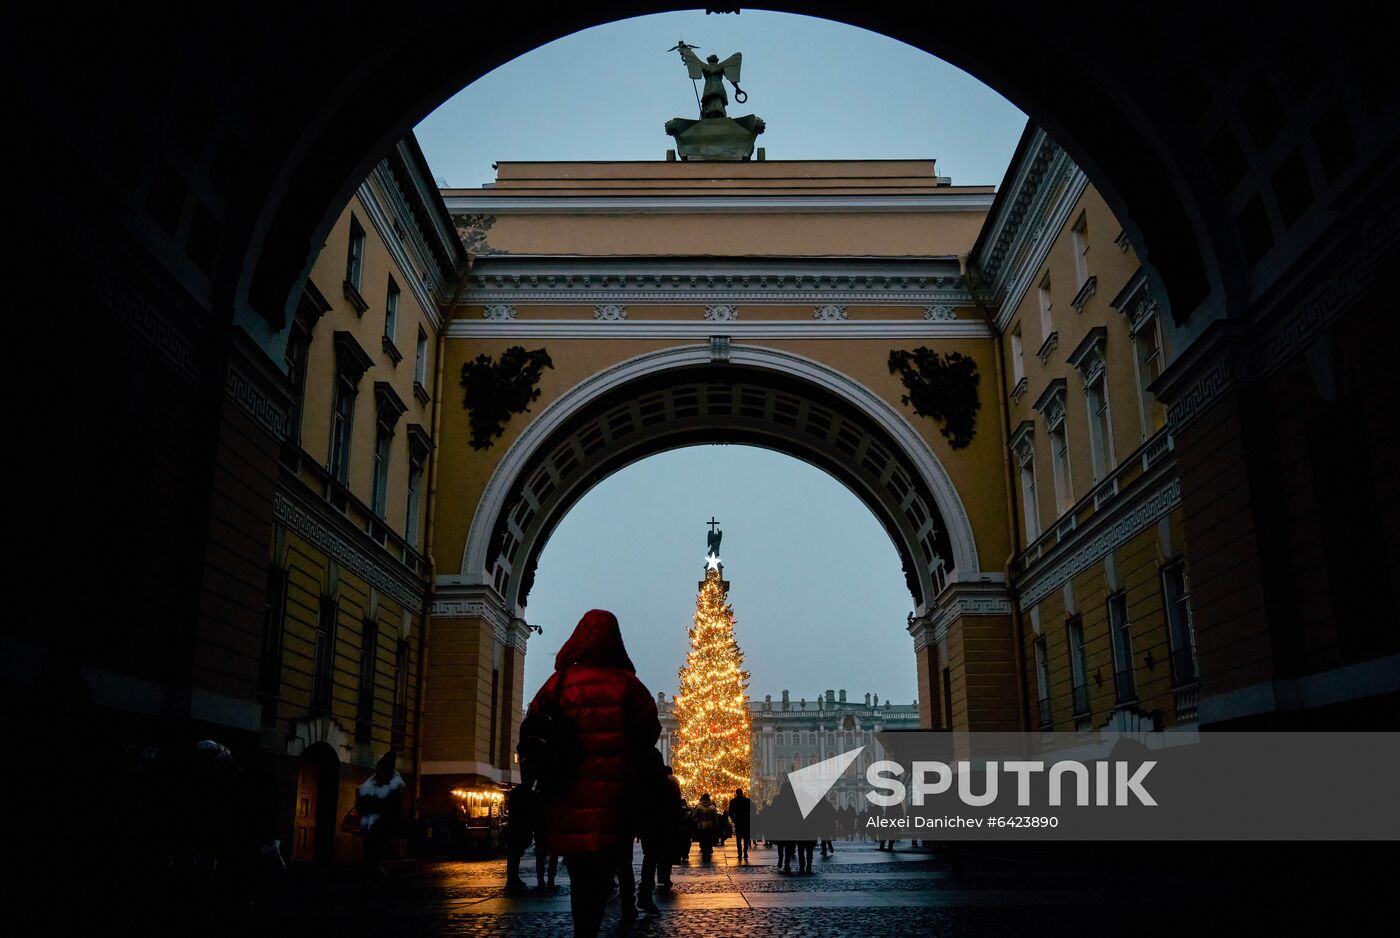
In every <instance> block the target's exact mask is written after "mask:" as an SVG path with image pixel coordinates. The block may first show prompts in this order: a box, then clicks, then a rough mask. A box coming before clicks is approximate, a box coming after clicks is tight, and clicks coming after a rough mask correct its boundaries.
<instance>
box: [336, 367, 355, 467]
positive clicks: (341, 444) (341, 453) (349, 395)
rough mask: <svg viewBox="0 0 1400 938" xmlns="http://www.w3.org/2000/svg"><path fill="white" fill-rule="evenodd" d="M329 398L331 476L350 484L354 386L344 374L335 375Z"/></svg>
mask: <svg viewBox="0 0 1400 938" xmlns="http://www.w3.org/2000/svg"><path fill="white" fill-rule="evenodd" d="M332 394H333V397H332V400H331V459H330V473H331V478H333V479H335V481H337V482H339V483H340V484H341V485H349V484H350V433H351V430H352V429H353V425H354V420H355V397H356V386H355V385H354V384H352V383H351V382H350V381H349V380H348V379H347V378H346V376H345V375H343V374H338V375H336V377H335V388H334V390H333V392H332Z"/></svg>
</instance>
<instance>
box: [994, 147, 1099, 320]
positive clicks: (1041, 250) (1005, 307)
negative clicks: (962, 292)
mask: <svg viewBox="0 0 1400 938" xmlns="http://www.w3.org/2000/svg"><path fill="white" fill-rule="evenodd" d="M1064 161H1065V162H1064V166H1063V167H1061V169H1060V170H1058V171H1057V172H1062V173H1064V174H1065V176H1066V177H1067V178H1066V182H1065V186H1064V188H1063V190H1062V191H1061V193H1060V198H1059V199H1058V200H1057V201H1056V202H1055V205H1054V206H1053V207H1052V208H1051V209H1050V213H1049V215H1048V216H1047V217H1046V219H1045V222H1044V224H1043V225H1041V226H1040V227H1039V228H1038V229H1036V230H1035V231H1034V232H1033V233H1032V235H1031V238H1032V240H1031V243H1030V247H1029V249H1028V253H1027V254H1026V259H1025V261H1024V262H1022V263H1021V264H1020V265H1019V266H1017V267H1015V268H1014V269H1012V270H1010V271H1008V272H1007V274H1008V277H1009V279H1003V280H1002V282H1004V283H1008V284H1009V286H1008V287H1007V288H1006V295H1005V296H1004V297H1002V299H1001V301H1000V306H999V308H998V309H997V318H996V324H997V328H998V329H1001V330H1004V329H1006V326H1007V324H1008V323H1009V322H1010V321H1011V317H1012V316H1013V315H1014V314H1015V313H1016V308H1017V307H1018V306H1020V305H1021V299H1022V297H1024V296H1025V295H1026V291H1027V290H1029V289H1030V286H1031V283H1032V282H1033V281H1034V280H1035V275H1036V274H1037V273H1038V272H1039V271H1040V267H1041V265H1042V264H1044V263H1045V258H1046V256H1047V255H1048V254H1049V253H1050V248H1051V246H1052V245H1054V243H1055V239H1057V238H1058V237H1059V236H1060V229H1061V228H1063V227H1064V225H1065V222H1066V221H1068V220H1069V214H1070V212H1071V211H1073V209H1074V206H1075V204H1076V203H1078V202H1079V197H1080V196H1081V195H1083V194H1084V189H1085V187H1086V186H1088V185H1089V177H1088V176H1086V175H1084V171H1083V170H1081V169H1080V168H1079V167H1078V166H1075V165H1074V164H1073V163H1070V162H1069V158H1068V157H1064ZM1057 184H1058V183H1057V180H1056V178H1055V177H1054V176H1052V177H1051V178H1050V180H1049V182H1048V185H1049V186H1050V188H1051V190H1053V189H1054V187H1055V186H1056V185H1057ZM1017 253H1020V249H1019V247H1018V248H1017Z"/></svg>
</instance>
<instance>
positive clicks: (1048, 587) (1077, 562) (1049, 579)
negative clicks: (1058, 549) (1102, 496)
mask: <svg viewBox="0 0 1400 938" xmlns="http://www.w3.org/2000/svg"><path fill="white" fill-rule="evenodd" d="M1179 504H1181V481H1180V480H1179V479H1171V480H1169V481H1168V482H1166V483H1165V484H1163V485H1162V487H1161V488H1159V489H1157V490H1156V491H1155V492H1153V493H1152V494H1151V495H1149V496H1147V497H1146V498H1144V499H1143V500H1142V501H1141V502H1139V503H1138V504H1136V505H1134V506H1133V507H1132V508H1129V509H1128V510H1127V511H1126V512H1125V513H1124V514H1123V515H1122V516H1121V517H1119V518H1118V519H1116V520H1115V521H1113V522H1111V523H1110V524H1109V525H1108V527H1106V528H1104V529H1103V530H1101V531H1097V532H1096V533H1094V534H1093V535H1092V536H1090V537H1089V539H1088V540H1086V541H1085V542H1084V543H1083V544H1081V545H1079V546H1078V547H1076V548H1074V549H1073V550H1071V551H1070V553H1069V554H1067V555H1066V556H1064V557H1063V558H1062V559H1060V560H1059V561H1056V562H1053V565H1052V566H1050V567H1048V568H1047V569H1045V570H1043V571H1033V572H1032V573H1031V575H1030V576H1028V577H1027V578H1026V579H1025V580H1023V581H1022V583H1021V584H1020V595H1021V598H1020V605H1021V608H1022V609H1029V608H1030V607H1032V606H1034V605H1035V604H1036V603H1038V602H1040V601H1041V600H1042V599H1044V598H1045V597H1046V596H1048V595H1050V594H1051V593H1052V592H1054V591H1055V590H1057V589H1059V588H1060V587H1061V586H1063V585H1064V584H1065V583H1067V582H1068V581H1069V579H1070V577H1072V576H1074V575H1075V574H1077V573H1079V572H1080V571H1082V570H1084V569H1085V568H1087V567H1088V566H1089V565H1090V564H1092V563H1095V562H1096V561H1098V560H1099V559H1100V558H1102V557H1103V556H1104V555H1105V554H1107V553H1108V552H1109V551H1111V550H1113V549H1114V548H1116V547H1118V546H1119V545H1121V544H1123V543H1125V542H1126V541H1128V540H1129V539H1130V538H1132V537H1134V536H1136V535H1137V534H1139V533H1140V532H1142V531H1144V530H1146V529H1147V528H1148V527H1149V526H1150V525H1153V524H1156V523H1157V520H1158V519H1159V518H1161V517H1162V516H1163V515H1165V514H1166V513H1167V512H1169V511H1171V510H1172V509H1173V508H1175V507H1176V506H1177V505H1179Z"/></svg>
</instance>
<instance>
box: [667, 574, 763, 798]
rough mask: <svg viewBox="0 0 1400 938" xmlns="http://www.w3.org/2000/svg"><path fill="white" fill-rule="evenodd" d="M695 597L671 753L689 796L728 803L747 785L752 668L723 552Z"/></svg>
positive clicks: (676, 771)
mask: <svg viewBox="0 0 1400 938" xmlns="http://www.w3.org/2000/svg"><path fill="white" fill-rule="evenodd" d="M711 558H712V559H711V561H710V562H708V563H707V569H706V571H705V581H704V582H703V583H701V584H700V594H699V596H698V597H697V598H696V601H695V625H694V626H693V627H692V628H691V629H690V653H689V655H687V656H686V662H685V665H684V666H683V667H682V668H681V669H680V678H681V686H680V693H678V694H677V695H676V698H675V714H676V721H677V723H678V726H677V742H676V746H675V752H674V754H673V756H672V760H671V761H672V767H673V768H674V770H675V773H676V780H677V781H678V782H680V786H681V793H682V794H683V795H684V796H685V800H686V801H688V802H690V803H694V802H696V801H698V800H699V799H700V796H701V795H702V794H705V793H706V792H708V793H709V795H710V797H711V798H712V799H713V800H714V801H716V802H717V803H718V804H720V805H724V804H727V803H728V801H729V799H730V798H731V797H733V795H734V789H736V788H744V789H747V788H748V787H749V727H750V716H749V697H748V693H747V688H748V681H749V673H748V672H747V671H745V670H744V669H743V667H742V665H743V663H744V653H743V652H741V651H740V650H739V643H738V642H737V641H736V640H735V638H734V612H733V610H732V609H730V607H729V595H728V591H727V589H726V586H727V584H726V583H725V582H724V580H723V578H722V576H721V569H720V565H719V558H718V557H716V556H715V555H714V554H711Z"/></svg>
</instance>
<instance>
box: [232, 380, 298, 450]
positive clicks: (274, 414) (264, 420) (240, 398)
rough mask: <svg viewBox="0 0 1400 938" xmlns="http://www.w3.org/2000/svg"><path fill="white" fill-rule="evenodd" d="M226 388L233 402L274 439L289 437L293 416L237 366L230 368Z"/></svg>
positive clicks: (279, 439) (280, 439) (279, 440)
mask: <svg viewBox="0 0 1400 938" xmlns="http://www.w3.org/2000/svg"><path fill="white" fill-rule="evenodd" d="M224 390H225V392H226V393H227V394H228V396H229V397H230V398H231V399H232V400H233V402H234V403H235V404H237V405H238V406H239V407H240V408H242V409H243V411H244V412H245V413H247V415H248V416H249V417H252V418H253V420H254V421H256V422H257V424H258V426H260V427H262V428H263V429H264V430H266V431H267V432H268V433H269V434H270V435H271V436H272V438H273V439H275V440H277V441H278V442H281V441H282V440H285V439H286V438H287V428H288V424H289V423H290V420H291V418H290V417H289V416H288V414H287V412H286V411H285V410H283V409H282V408H281V407H278V406H277V404H275V403H274V402H273V401H272V399H271V398H269V397H268V396H267V395H266V394H264V393H263V392H262V390H261V389H259V388H258V386H257V385H256V384H254V383H253V382H252V381H251V380H249V378H248V377H247V376H246V375H244V374H242V373H241V372H240V371H238V370H237V369H236V368H229V370H228V381H227V382H226V383H225V386H224Z"/></svg>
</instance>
